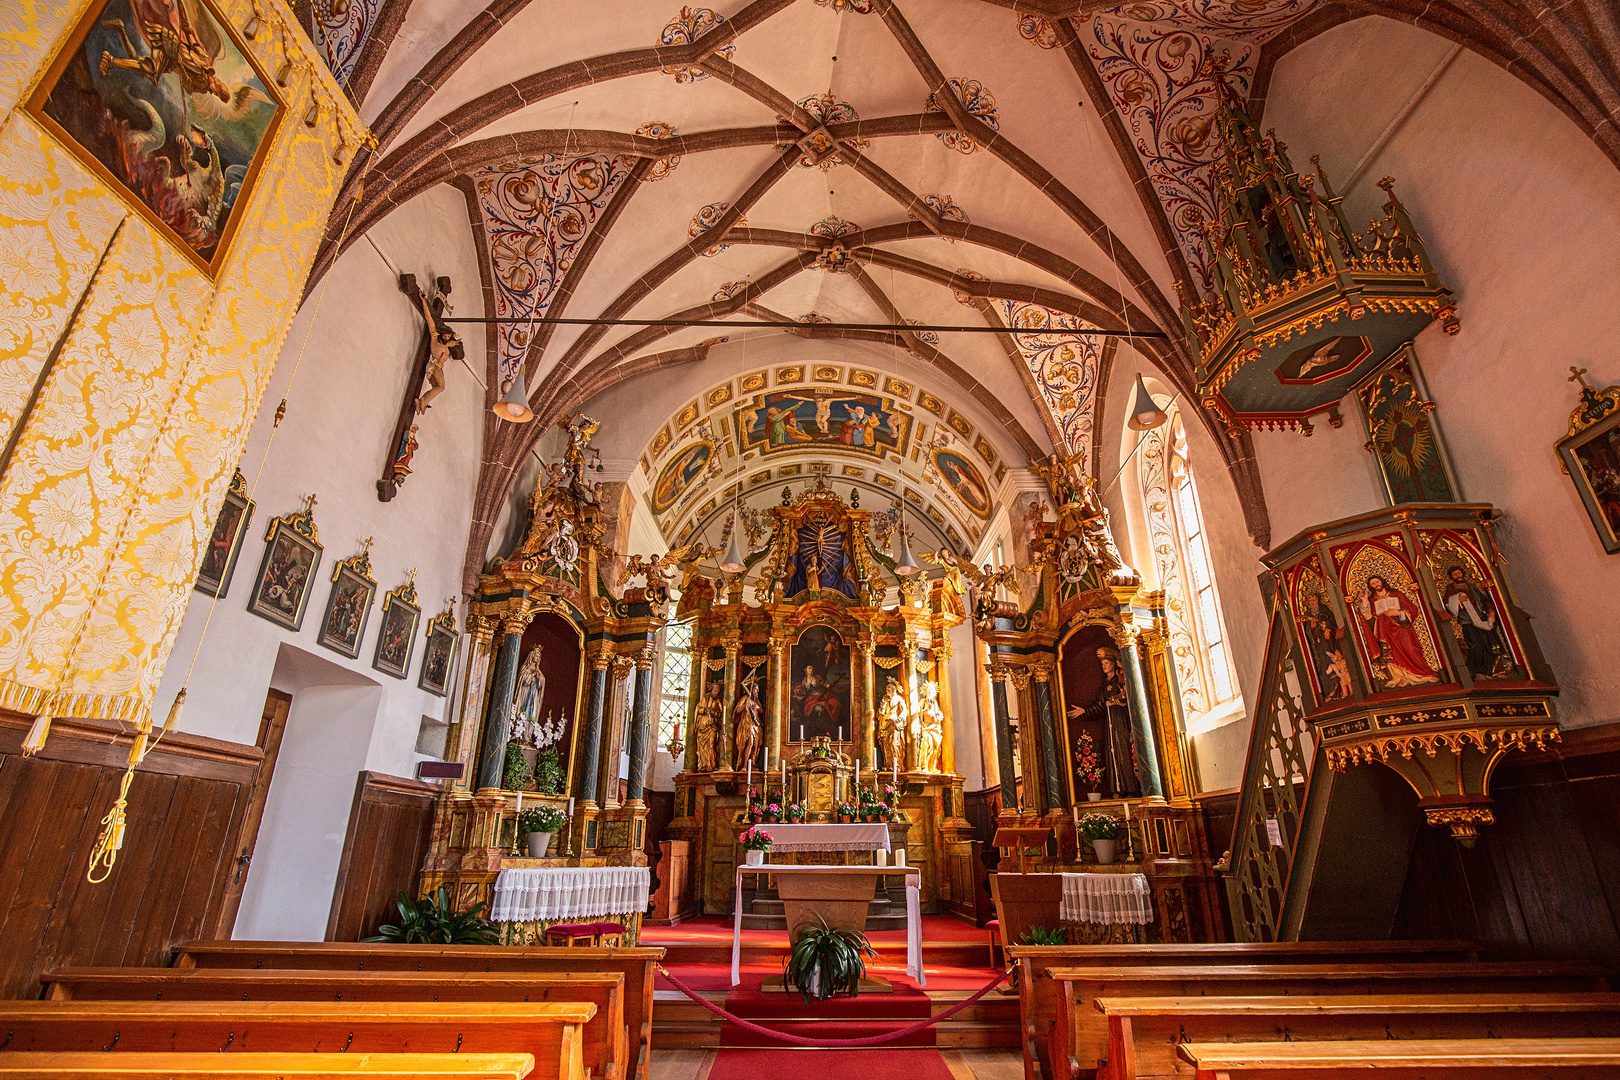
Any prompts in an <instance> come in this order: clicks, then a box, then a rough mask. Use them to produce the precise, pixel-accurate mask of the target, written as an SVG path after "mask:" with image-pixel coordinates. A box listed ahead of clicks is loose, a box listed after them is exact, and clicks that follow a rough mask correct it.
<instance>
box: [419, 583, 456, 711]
mask: <svg viewBox="0 0 1620 1080" xmlns="http://www.w3.org/2000/svg"><path fill="white" fill-rule="evenodd" d="M455 664H456V612H455V601H454V600H452V601H450V604H449V606H447V607H446V608H445V609H444V610H443V611H441V612H440V613H439V614H437V615H435V616H434V617H433V618H432V620H431V621H429V623H428V628H427V648H426V649H425V650H424V651H423V653H422V673H421V674H420V675H419V676H417V679H416V685H417V686H420V687H421V688H422V689H423V690H426V691H427V692H428V693H430V694H437V695H439V696H440V697H444V696H445V693H446V692H447V691H448V689H449V686H450V672H451V670H452V669H453V668H454V667H455Z"/></svg>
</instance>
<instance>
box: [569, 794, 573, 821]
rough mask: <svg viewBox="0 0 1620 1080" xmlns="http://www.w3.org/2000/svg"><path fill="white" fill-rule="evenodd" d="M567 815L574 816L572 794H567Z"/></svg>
mask: <svg viewBox="0 0 1620 1080" xmlns="http://www.w3.org/2000/svg"><path fill="white" fill-rule="evenodd" d="M568 816H569V817H573V816H574V799H573V796H569V798H568Z"/></svg>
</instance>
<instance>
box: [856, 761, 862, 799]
mask: <svg viewBox="0 0 1620 1080" xmlns="http://www.w3.org/2000/svg"><path fill="white" fill-rule="evenodd" d="M860 787H861V759H860V758H856V759H855V790H857V791H859V790H860Z"/></svg>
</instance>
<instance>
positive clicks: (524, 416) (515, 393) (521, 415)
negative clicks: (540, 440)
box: [490, 368, 534, 424]
mask: <svg viewBox="0 0 1620 1080" xmlns="http://www.w3.org/2000/svg"><path fill="white" fill-rule="evenodd" d="M490 409H491V411H493V412H494V413H495V415H496V416H498V417H500V418H501V419H502V420H506V421H510V422H511V423H514V424H527V423H528V422H529V421H530V420H533V419H534V410H533V409H530V408H529V388H528V387H527V386H525V385H523V369H522V368H519V369H518V373H517V375H516V377H514V378H513V379H512V385H511V386H509V387H508V388H507V390H506V396H505V397H503V398H501V400H499V401H497V402H496V403H495V404H494V405H492V406H490Z"/></svg>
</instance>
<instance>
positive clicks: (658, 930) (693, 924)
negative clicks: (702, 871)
mask: <svg viewBox="0 0 1620 1080" xmlns="http://www.w3.org/2000/svg"><path fill="white" fill-rule="evenodd" d="M731 926H732V922H731V917H730V916H729V915H702V916H699V917H698V918H696V919H689V920H687V921H686V922H683V923H681V924H680V925H678V926H644V927H642V928H641V943H642V944H643V945H678V944H685V943H687V942H694V941H696V942H705V943H710V942H717V941H719V942H724V943H725V944H727V945H730V944H731ZM866 936H867V937H868V938H870V939H871V940H872V941H873V942H881V943H883V944H890V943H900V944H903V943H904V942H905V940H906V932H905V931H904V930H873V931H872V932H871V933H869V934H867V935H866ZM922 939H923V942H924V943H927V942H930V941H971V942H974V943H984V942H986V941H988V940H989V937H988V932H987V931H984V930H980V929H978V928H977V927H975V926H971V925H969V924H968V923H965V922H962V921H961V920H960V919H953V918H951V917H950V916H949V915H924V916H923V917H922ZM778 942H781V943H784V944H785V943H786V942H787V931H786V930H744V931H743V943H744V944H747V945H756V944H757V945H771V944H776V943H778ZM985 957H986V959H985V962H986V963H989V953H988V952H986V953H985Z"/></svg>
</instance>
